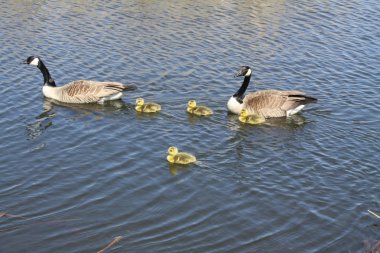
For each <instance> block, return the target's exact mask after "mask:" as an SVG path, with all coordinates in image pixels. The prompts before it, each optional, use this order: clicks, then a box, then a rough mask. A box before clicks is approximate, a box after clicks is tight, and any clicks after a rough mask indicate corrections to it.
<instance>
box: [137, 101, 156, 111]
mask: <svg viewBox="0 0 380 253" xmlns="http://www.w3.org/2000/svg"><path fill="white" fill-rule="evenodd" d="M135 109H136V111H138V112H158V111H161V105H159V104H157V103H145V102H144V99H143V98H137V99H136V107H135Z"/></svg>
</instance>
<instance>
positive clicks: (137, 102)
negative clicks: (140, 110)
mask: <svg viewBox="0 0 380 253" xmlns="http://www.w3.org/2000/svg"><path fill="white" fill-rule="evenodd" d="M136 105H137V106H142V105H144V99H143V98H137V99H136Z"/></svg>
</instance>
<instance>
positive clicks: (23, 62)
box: [20, 60, 28, 64]
mask: <svg viewBox="0 0 380 253" xmlns="http://www.w3.org/2000/svg"><path fill="white" fill-rule="evenodd" d="M20 64H28V60H23V61H22V62H21V63H20Z"/></svg>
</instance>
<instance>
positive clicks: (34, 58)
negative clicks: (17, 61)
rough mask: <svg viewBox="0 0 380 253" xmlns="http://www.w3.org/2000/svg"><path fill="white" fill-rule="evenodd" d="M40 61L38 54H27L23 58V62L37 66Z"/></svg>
mask: <svg viewBox="0 0 380 253" xmlns="http://www.w3.org/2000/svg"><path fill="white" fill-rule="evenodd" d="M40 62H41V59H40V58H39V57H38V56H29V57H28V58H27V59H26V60H24V61H23V62H22V63H23V64H29V65H34V66H38V64H39V63H40Z"/></svg>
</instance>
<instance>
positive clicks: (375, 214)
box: [367, 210, 380, 219]
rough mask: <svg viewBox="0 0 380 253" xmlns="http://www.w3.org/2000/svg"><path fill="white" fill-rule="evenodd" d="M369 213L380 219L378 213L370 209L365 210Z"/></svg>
mask: <svg viewBox="0 0 380 253" xmlns="http://www.w3.org/2000/svg"><path fill="white" fill-rule="evenodd" d="M367 211H368V212H369V213H370V214H372V215H373V216H375V217H377V218H379V219H380V215H378V214H377V213H375V212H373V211H371V210H367Z"/></svg>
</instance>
